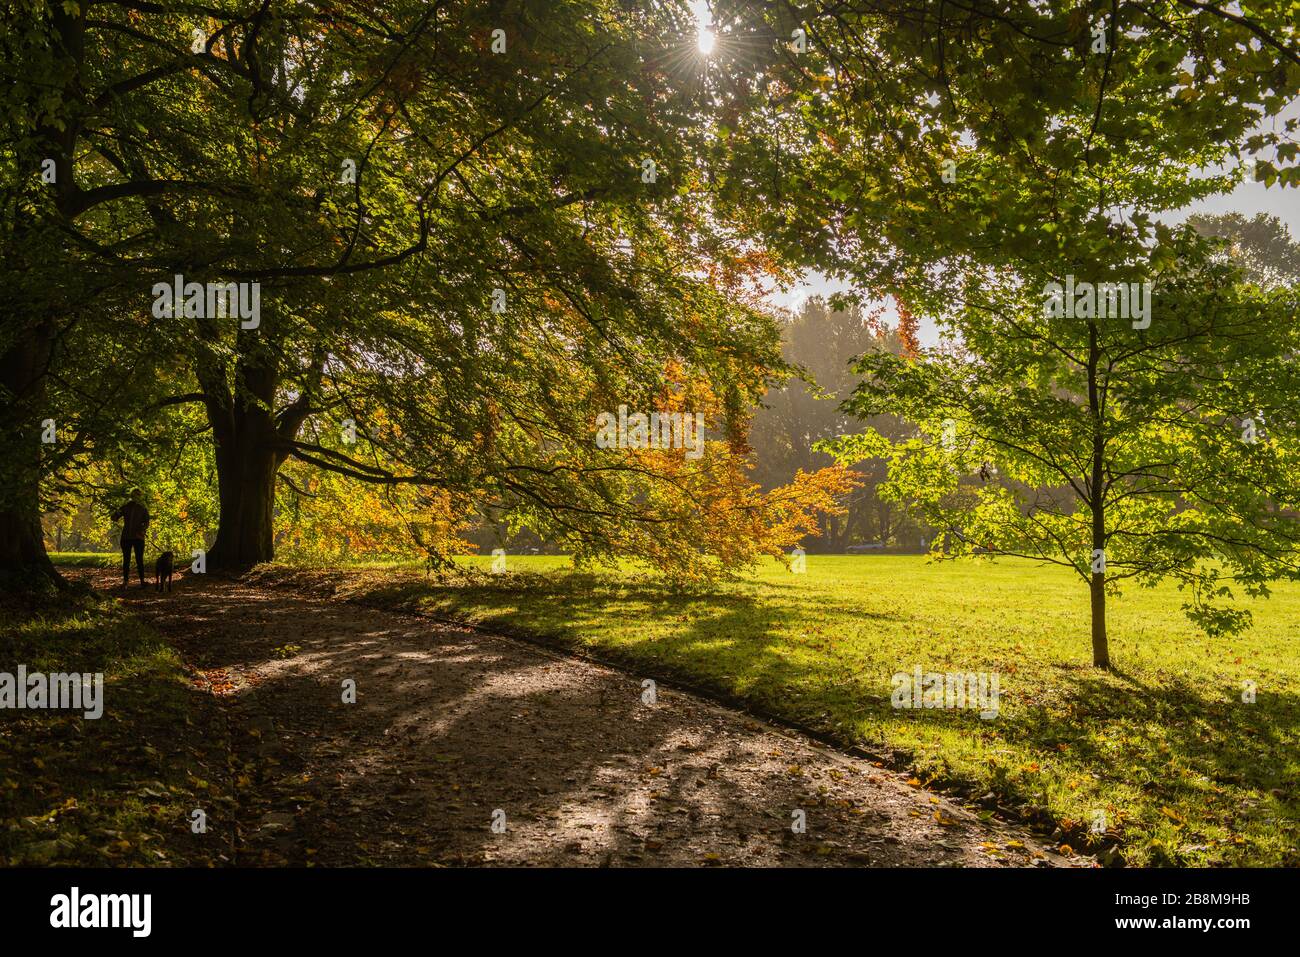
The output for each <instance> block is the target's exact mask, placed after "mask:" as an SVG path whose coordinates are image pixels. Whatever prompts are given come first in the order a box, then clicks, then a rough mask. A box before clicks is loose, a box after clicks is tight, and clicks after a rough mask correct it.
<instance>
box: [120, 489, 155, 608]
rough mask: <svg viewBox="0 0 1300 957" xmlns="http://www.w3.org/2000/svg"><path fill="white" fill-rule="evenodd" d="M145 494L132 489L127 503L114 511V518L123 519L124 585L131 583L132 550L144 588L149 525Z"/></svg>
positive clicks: (141, 584)
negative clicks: (143, 503) (146, 539)
mask: <svg viewBox="0 0 1300 957" xmlns="http://www.w3.org/2000/svg"><path fill="white" fill-rule="evenodd" d="M141 498H143V496H142V495H141V494H140V490H139V489H138V488H133V489H131V497H130V498H128V499H127V501H126V504H125V505H123V506H122V507H121V508H119V509H118V510H117V511H116V512H114V513H113V519H114V520H115V521H116V520H117V519H119V518H120V519H121V520H122V587H123V588H125V587H126V586H127V585H129V584H131V552H132V551H134V552H135V567H136V570H137V571H139V573H140V587H141V588H144V587H145V583H144V533H145V530H146V529H147V528H148V527H149V510H148V509H147V508H145V507H144V506H143V505H141V504H140V499H141Z"/></svg>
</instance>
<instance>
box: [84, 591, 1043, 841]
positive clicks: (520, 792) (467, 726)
mask: <svg viewBox="0 0 1300 957" xmlns="http://www.w3.org/2000/svg"><path fill="white" fill-rule="evenodd" d="M95 578H96V583H97V584H98V585H99V586H100V587H104V588H109V586H110V583H111V582H112V577H111V576H110V575H98V574H97V575H96V576H95ZM110 590H111V589H110ZM111 592H112V593H113V594H118V595H124V597H125V600H126V601H127V602H128V604H129V605H130V606H131V607H132V608H133V610H135V611H136V612H137V613H138V614H140V615H141V616H142V617H143V618H145V619H146V620H148V621H149V622H151V623H152V624H153V625H154V626H155V627H157V628H158V629H159V630H161V631H162V632H163V633H164V634H166V635H168V636H169V637H170V638H171V640H173V641H174V642H175V644H176V645H177V647H178V648H179V649H180V650H181V652H182V654H183V655H184V656H185V658H186V660H187V662H188V663H189V664H190V665H191V666H192V667H193V668H194V669H196V672H197V675H196V677H197V681H198V682H199V683H200V684H201V685H202V686H204V687H206V688H207V689H208V690H209V691H211V692H212V693H214V694H218V695H220V696H222V698H223V700H224V702H225V703H226V706H227V707H226V713H227V715H228V716H229V720H230V722H231V725H232V739H233V740H235V741H237V742H244V743H246V745H247V749H248V753H246V754H241V755H240V757H242V758H243V760H244V761H245V762H246V764H245V767H246V771H245V773H244V774H242V775H240V779H239V781H238V786H239V791H238V798H239V800H238V804H239V808H240V810H239V812H238V820H237V821H234V822H229V821H221V820H210V821H209V827H210V828H214V829H215V828H220V827H227V826H231V825H234V826H236V827H237V828H238V830H239V839H238V841H237V842H236V845H237V846H238V848H239V855H238V860H237V863H241V864H284V863H288V864H305V863H309V862H311V863H318V864H322V865H346V864H358V865H398V866H401V865H430V864H447V865H478V864H505V865H581V866H599V865H606V866H628V865H710V864H712V865H723V866H739V865H777V866H798V865H813V866H826V865H856V866H863V865H874V866H1006V865H1021V866H1023V865H1025V864H1035V865H1037V866H1052V865H1059V864H1065V863H1068V862H1066V861H1064V860H1063V859H1062V858H1060V857H1058V856H1057V855H1055V854H1053V853H1051V852H1047V851H1045V850H1044V849H1043V848H1042V846H1041V845H1040V844H1039V843H1038V842H1036V841H1035V840H1034V839H1032V838H1031V837H1029V836H1028V835H1027V833H1026V832H1025V831H1023V830H1022V829H1019V828H1016V827H1013V826H1011V825H1005V824H1000V823H998V822H988V823H982V822H981V821H980V820H979V819H978V818H977V817H976V816H975V815H974V814H972V813H971V812H970V811H968V810H965V809H963V808H962V807H960V806H958V805H956V804H954V803H953V802H952V801H950V800H948V799H946V798H942V797H938V796H936V795H933V794H931V793H930V792H928V791H926V790H924V789H921V788H919V787H913V786H909V785H908V784H907V783H906V780H905V779H904V778H903V777H900V776H899V775H898V774H896V773H893V772H891V771H888V770H885V769H883V768H880V767H876V766H873V764H872V763H870V762H868V761H865V760H860V759H857V758H854V757H850V756H848V755H845V754H843V753H841V752H837V751H835V750H833V749H831V748H828V747H826V746H824V745H822V744H820V743H818V742H815V741H813V740H811V739H808V738H806V737H804V736H802V735H798V734H795V733H793V732H789V731H787V730H784V729H780V728H775V727H771V726H769V725H766V724H762V723H760V722H758V721H756V720H754V719H752V718H750V717H748V716H746V715H744V714H741V713H739V712H736V711H734V710H731V709H728V708H724V707H720V706H718V705H715V704H713V703H711V702H708V701H705V700H702V699H700V698H697V697H695V696H693V695H690V694H686V693H683V692H678V691H674V690H672V689H671V688H667V687H664V686H662V685H660V686H659V687H658V688H657V689H656V691H657V700H656V702H655V703H654V704H653V705H650V704H646V703H644V702H643V700H642V697H643V693H644V689H643V688H642V684H641V681H640V680H639V679H638V678H636V677H635V676H632V675H629V674H627V673H624V672H621V671H616V670H613V669H611V668H605V667H601V666H599V665H594V664H590V663H588V662H585V661H579V660H576V659H573V658H569V657H564V656H561V655H558V654H551V653H550V652H548V651H547V650H545V649H542V648H539V647H536V646H533V645H530V644H527V643H524V642H520V641H517V640H514V639H510V638H505V637H499V636H495V635H487V634H484V633H482V632H479V631H475V630H471V629H466V628H460V627H457V626H453V625H447V624H443V623H440V622H435V621H432V620H430V619H426V618H420V617H414V616H409V615H403V614H396V613H393V612H389V611H380V610H376V609H371V608H366V607H363V606H360V605H356V604H343V603H341V602H339V601H330V600H326V599H317V598H305V597H302V596H300V595H297V594H293V593H291V592H290V591H288V590H286V589H279V588H273V587H258V586H248V585H242V584H241V585H234V584H231V583H229V582H223V581H220V580H217V579H197V578H189V579H186V580H184V581H183V582H182V583H181V584H180V585H179V586H178V587H177V588H176V590H175V591H174V592H173V593H171V594H169V595H161V596H160V595H157V594H156V593H154V592H153V591H152V590H150V591H140V590H138V589H137V588H132V589H130V590H129V591H128V592H126V593H123V592H122V591H121V590H120V588H119V589H116V590H111ZM348 679H350V680H351V681H355V682H356V703H355V704H345V703H344V702H343V700H342V699H343V683H344V681H345V680H348ZM242 747H243V746H242V745H241V748H242ZM800 814H801V815H802V818H803V820H804V821H805V822H806V831H805V832H804V833H795V832H794V831H793V830H792V827H791V825H792V823H794V822H795V821H796V819H797V818H798V817H799V816H800ZM494 817H495V819H496V821H497V822H498V827H499V826H500V825H501V824H504V830H503V831H499V832H497V831H494V828H493V822H494Z"/></svg>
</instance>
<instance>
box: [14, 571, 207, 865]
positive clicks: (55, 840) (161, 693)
mask: <svg viewBox="0 0 1300 957" xmlns="http://www.w3.org/2000/svg"><path fill="white" fill-rule="evenodd" d="M0 615H3V619H4V623H3V625H2V626H0V671H3V672H8V673H10V674H14V673H16V671H17V666H18V665H19V664H22V665H25V666H26V668H27V672H28V673H29V674H31V673H33V672H41V673H44V674H49V673H55V672H64V673H68V672H79V673H91V674H93V673H96V672H99V673H102V674H103V676H104V686H103V714H102V716H101V717H99V718H96V719H87V718H86V717H84V716H83V712H82V711H67V710H48V709H47V710H21V711H20V710H7V709H6V710H0V864H5V865H19V864H29V865H45V864H78V865H90V866H95V865H110V866H112V865H154V866H165V865H198V864H210V863H221V862H222V857H221V855H222V853H223V852H224V850H225V847H224V845H225V843H227V842H226V841H225V840H223V838H222V837H220V836H219V835H220V833H221V829H220V828H218V827H210V828H209V832H208V833H207V834H203V835H196V834H193V833H192V832H191V826H190V823H191V817H190V815H191V812H192V811H193V810H194V809H196V808H201V809H203V810H204V811H205V812H206V814H207V816H208V820H209V822H210V824H212V823H215V822H218V821H220V820H221V819H222V818H223V817H224V816H226V815H225V814H224V813H223V811H224V809H226V808H228V807H229V806H230V801H229V799H228V797H227V795H228V794H229V790H230V789H229V782H228V777H229V775H228V772H227V767H228V764H227V755H226V741H225V730H224V722H223V720H222V718H221V716H220V714H219V713H218V712H217V705H216V704H215V703H214V702H212V701H210V700H209V699H205V698H204V697H203V696H202V695H200V694H199V693H197V692H195V691H193V690H191V688H190V686H189V682H188V681H187V679H186V676H185V673H184V669H183V667H182V665H181V662H180V659H179V658H178V656H177V654H176V652H175V651H174V650H173V649H172V648H171V647H170V646H169V645H168V644H167V643H166V642H165V641H164V640H163V639H162V638H160V637H159V636H158V635H157V634H155V633H154V632H152V631H151V630H150V629H149V628H147V627H146V626H145V625H144V624H143V623H141V622H140V621H138V620H136V619H135V618H133V617H131V616H130V615H128V614H126V613H125V612H124V611H123V610H122V609H121V608H120V606H119V605H118V604H117V603H116V602H114V601H112V600H108V599H103V598H99V597H97V596H94V595H92V594H90V593H89V592H86V591H84V590H74V591H73V592H72V593H70V594H66V595H62V596H60V597H58V598H56V599H54V600H52V601H49V602H45V603H42V604H41V605H40V606H39V607H36V608H33V607H30V606H29V605H26V604H23V603H21V602H20V601H19V600H18V599H17V598H16V597H12V596H11V597H8V598H6V599H5V601H4V604H3V606H0ZM214 832H215V833H214Z"/></svg>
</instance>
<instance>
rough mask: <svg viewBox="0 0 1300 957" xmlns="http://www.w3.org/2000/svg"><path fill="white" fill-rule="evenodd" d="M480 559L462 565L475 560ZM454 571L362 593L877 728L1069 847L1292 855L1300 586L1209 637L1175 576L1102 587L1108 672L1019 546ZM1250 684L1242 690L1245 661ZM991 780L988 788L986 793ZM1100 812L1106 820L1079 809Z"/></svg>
mask: <svg viewBox="0 0 1300 957" xmlns="http://www.w3.org/2000/svg"><path fill="white" fill-rule="evenodd" d="M490 562H491V559H490V558H486V557H474V558H468V559H465V560H464V564H466V565H468V566H471V567H475V568H478V569H486V568H487V567H488V565H489V564H490ZM509 562H510V573H509V574H507V575H504V576H480V577H475V578H471V579H469V580H466V581H461V582H457V581H456V580H454V579H437V578H433V579H420V580H418V581H417V580H415V579H413V578H408V577H405V576H403V577H401V578H398V579H396V580H393V581H389V582H387V583H383V582H380V581H376V579H375V578H373V577H371V576H370V575H366V576H365V579H366V581H364V582H358V583H357V587H358V588H359V589H362V590H366V589H369V592H368V597H369V598H370V599H371V600H377V601H383V602H397V603H415V604H418V605H420V606H421V607H423V608H424V609H426V610H429V611H434V612H437V613H441V614H446V615H452V616H456V617H460V618H464V619H468V620H473V621H475V622H479V623H482V624H496V625H500V626H510V627H514V628H521V629H527V630H530V631H532V632H536V633H542V634H546V635H549V636H552V637H555V638H558V639H560V640H561V641H563V642H565V643H567V644H570V645H572V646H574V647H579V648H583V649H586V650H588V651H590V652H592V653H595V654H598V655H602V656H605V657H608V658H614V659H617V660H619V661H622V662H625V663H628V664H630V665H632V666H633V667H634V668H635V667H636V666H638V665H639V666H641V667H643V668H644V669H645V670H647V671H654V672H657V673H660V674H665V673H666V674H676V675H680V676H683V677H686V678H689V679H690V680H692V681H693V682H695V683H697V684H699V685H702V686H706V687H709V688H712V689H714V690H716V691H718V692H721V693H724V694H727V695H729V696H734V697H735V698H738V699H740V700H742V701H745V702H748V703H750V704H752V705H755V706H757V707H759V708H761V709H763V710H765V711H767V712H770V713H774V714H776V715H779V716H783V717H785V718H788V719H790V720H793V721H796V722H799V723H802V724H804V725H808V726H812V727H814V728H816V729H818V730H821V731H824V732H828V733H830V734H832V735H834V736H835V737H836V738H838V739H840V740H842V741H845V742H856V743H861V744H863V745H864V746H867V747H870V746H871V745H873V744H878V743H883V744H885V745H887V746H889V747H890V748H892V749H894V750H895V751H896V752H901V753H902V755H903V756H904V759H905V760H907V761H909V763H910V764H911V765H912V766H913V767H914V768H915V769H916V772H917V774H918V776H919V777H920V778H921V780H923V781H926V782H934V783H936V784H937V785H940V786H949V787H955V788H958V789H961V790H966V791H968V792H969V793H971V794H972V795H974V796H977V797H983V798H984V800H985V803H986V804H992V803H994V802H995V801H996V802H998V803H1003V804H1011V803H1014V804H1015V805H1016V806H1017V807H1018V808H1019V809H1020V810H1021V812H1022V813H1024V814H1026V815H1027V816H1029V817H1030V818H1031V819H1033V818H1037V819H1039V820H1044V821H1047V820H1050V821H1051V822H1053V826H1055V827H1056V828H1058V829H1059V831H1060V833H1059V835H1058V840H1059V842H1060V843H1064V844H1067V845H1069V846H1070V847H1071V848H1073V849H1075V850H1082V851H1096V850H1099V849H1100V850H1103V851H1106V850H1107V849H1109V848H1111V847H1114V848H1115V850H1114V851H1109V852H1108V853H1106V854H1105V855H1104V856H1105V857H1106V859H1108V860H1110V861H1115V859H1116V856H1117V855H1118V856H1122V857H1123V859H1124V860H1125V861H1126V862H1127V863H1130V864H1137V865H1215V864H1235V865H1246V866H1249V865H1277V864H1291V865H1295V864H1300V850H1298V848H1300V827H1298V824H1300V821H1298V815H1297V812H1298V810H1300V807H1298V805H1297V795H1298V794H1300V729H1298V723H1300V650H1298V649H1297V646H1296V629H1297V623H1298V622H1300V587H1298V586H1293V585H1285V586H1280V587H1278V588H1277V589H1276V591H1275V594H1274V596H1273V597H1272V598H1271V599H1269V600H1267V601H1259V602H1251V603H1250V605H1249V607H1250V608H1251V609H1252V611H1253V613H1254V616H1255V623H1254V627H1253V628H1252V629H1251V630H1250V631H1249V632H1248V633H1246V634H1244V635H1242V636H1240V637H1238V638H1232V639H1207V638H1206V637H1205V636H1203V635H1201V634H1198V633H1197V631H1196V630H1195V629H1194V628H1193V627H1192V626H1191V625H1190V624H1189V623H1188V622H1187V621H1186V619H1184V618H1183V616H1182V613H1181V611H1180V605H1181V597H1180V593H1179V592H1178V591H1177V589H1176V588H1174V587H1169V588H1163V587H1162V588H1160V589H1156V590H1154V591H1148V590H1142V589H1137V588H1134V589H1131V590H1129V591H1128V592H1126V593H1125V594H1124V595H1123V596H1121V597H1120V598H1118V599H1112V601H1111V605H1110V616H1109V617H1110V627H1111V656H1112V659H1113V662H1114V663H1115V665H1116V671H1115V672H1114V673H1111V674H1106V673H1103V672H1100V671H1098V670H1096V669H1094V668H1092V667H1091V665H1090V661H1091V657H1090V645H1089V638H1088V596H1087V590H1086V588H1085V587H1084V586H1083V585H1082V583H1081V582H1079V581H1078V580H1077V579H1076V578H1074V577H1072V576H1071V575H1070V574H1069V573H1068V572H1064V571H1061V570H1057V569H1054V568H1040V567H1038V566H1036V565H1031V564H1029V563H1027V562H1023V561H1003V562H997V563H993V562H988V561H980V562H975V563H964V564H935V563H930V562H927V561H926V560H925V559H924V558H921V557H913V556H825V557H823V556H816V555H811V556H809V557H808V562H807V573H806V574H804V575H795V574H791V573H790V572H788V571H786V570H785V569H784V567H782V566H780V565H779V564H777V563H776V562H771V563H768V564H766V565H765V566H764V567H763V568H762V569H761V570H760V571H759V572H758V573H757V574H755V575H753V576H749V577H747V578H746V579H745V580H744V581H741V582H737V583H734V584H729V585H725V586H720V587H717V588H711V589H702V590H695V591H675V590H673V589H671V588H670V587H668V586H666V585H664V584H662V583H659V582H656V581H655V580H654V579H652V578H648V577H645V576H641V575H636V574H633V573H631V572H624V573H621V574H620V573H596V574H585V573H579V572H575V571H573V570H572V569H570V568H569V565H568V561H567V559H564V558H553V557H511V558H510V559H509ZM917 665H920V666H921V668H922V669H923V670H924V671H927V672H930V671H937V672H996V673H997V674H998V676H999V685H1000V712H999V714H998V716H997V717H996V719H994V720H991V721H984V720H981V719H980V718H979V717H978V715H977V713H975V712H974V711H958V710H895V709H894V708H893V707H891V703H890V693H891V677H892V676H893V675H894V674H895V673H896V672H904V671H912V669H913V668H914V667H915V666H917ZM1247 681H1249V682H1254V684H1255V688H1256V689H1257V691H1256V700H1255V701H1254V703H1246V702H1244V701H1243V689H1244V687H1245V686H1244V684H1243V683H1244V682H1247ZM989 795H992V797H989ZM1098 811H1101V812H1103V813H1104V815H1105V817H1104V822H1105V825H1106V827H1107V829H1108V832H1109V833H1108V835H1107V836H1106V837H1105V838H1099V837H1094V836H1093V834H1092V833H1091V832H1090V828H1089V825H1090V824H1091V823H1092V822H1093V821H1094V815H1095V814H1096V812H1098Z"/></svg>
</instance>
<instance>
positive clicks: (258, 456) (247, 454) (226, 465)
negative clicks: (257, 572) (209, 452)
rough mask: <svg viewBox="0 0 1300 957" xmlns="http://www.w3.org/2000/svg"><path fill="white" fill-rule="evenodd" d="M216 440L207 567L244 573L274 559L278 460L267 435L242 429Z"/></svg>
mask: <svg viewBox="0 0 1300 957" xmlns="http://www.w3.org/2000/svg"><path fill="white" fill-rule="evenodd" d="M241 431H242V434H235V435H231V436H227V437H222V438H218V440H217V456H216V457H217V489H218V493H219V500H220V505H221V511H220V517H219V519H218V524H217V537H216V540H215V541H214V542H213V543H212V550H211V551H210V552H209V553H208V567H209V568H211V569H218V570H225V571H244V570H247V569H249V568H251V567H252V566H254V565H256V564H258V563H259V562H269V561H270V560H271V559H273V558H274V557H275V542H274V534H273V532H274V527H273V522H272V519H273V512H274V509H275V476H276V472H277V471H279V468H280V463H281V457H280V456H279V454H277V452H276V451H275V450H274V449H273V448H271V447H270V443H269V438H270V437H269V436H268V435H266V434H265V433H264V432H262V430H260V429H257V428H245V429H243V430H241Z"/></svg>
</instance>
